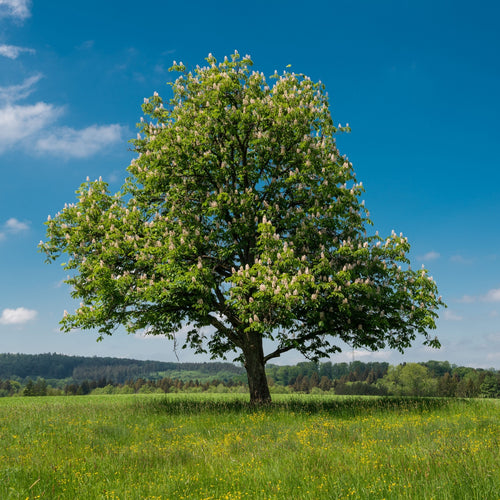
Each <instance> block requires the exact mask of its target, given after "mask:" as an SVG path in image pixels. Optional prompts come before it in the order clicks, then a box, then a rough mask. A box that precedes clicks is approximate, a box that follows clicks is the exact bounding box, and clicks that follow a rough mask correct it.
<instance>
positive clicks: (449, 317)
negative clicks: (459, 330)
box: [443, 309, 463, 321]
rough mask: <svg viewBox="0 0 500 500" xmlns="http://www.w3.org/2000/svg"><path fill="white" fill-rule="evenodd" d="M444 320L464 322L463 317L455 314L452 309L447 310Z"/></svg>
mask: <svg viewBox="0 0 500 500" xmlns="http://www.w3.org/2000/svg"><path fill="white" fill-rule="evenodd" d="M443 319H445V320H447V321H462V320H463V317H462V316H460V315H459V314H457V313H455V312H453V311H452V310H450V309H446V311H445V312H444V314H443Z"/></svg>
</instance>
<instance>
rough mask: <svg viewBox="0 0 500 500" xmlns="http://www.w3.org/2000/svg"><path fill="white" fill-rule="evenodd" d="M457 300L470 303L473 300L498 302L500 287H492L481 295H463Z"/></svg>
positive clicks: (499, 299)
mask: <svg viewBox="0 0 500 500" xmlns="http://www.w3.org/2000/svg"><path fill="white" fill-rule="evenodd" d="M457 302H461V303H462V304H472V303H474V302H500V288H492V289H491V290H488V291H487V292H486V293H485V294H483V295H463V296H462V298H460V299H458V300H457Z"/></svg>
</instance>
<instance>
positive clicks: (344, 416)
mask: <svg viewBox="0 0 500 500" xmlns="http://www.w3.org/2000/svg"><path fill="white" fill-rule="evenodd" d="M499 441H500V405H499V402H498V401H491V400H455V399H415V398H349V397H344V398H341V397H314V396H300V397H298V396H295V397H290V396H276V397H275V403H274V404H273V405H272V406H271V407H267V408H263V409H255V408H252V407H251V406H249V405H248V403H247V402H246V397H245V396H238V395H224V394H221V395H207V394H199V395H189V396H187V395H182V394H173V395H168V396H156V395H155V396H147V395H141V396H139V395H135V396H134V395H129V396H96V397H89V396H85V397H75V398H5V399H3V400H0V443H1V445H0V498H1V499H23V500H24V499H28V498H29V499H32V498H49V499H51V500H52V499H72V500H73V499H122V500H123V499H151V500H152V499H186V498H192V499H238V498H251V499H321V498H325V499H326V498H328V499H330V498H361V499H364V498H367V499H382V498H387V499H389V498H394V499H399V498H412V499H414V498H416V499H431V498H432V499H453V500H455V499H461V498H463V499H481V500H483V499H494V500H498V499H500V493H499V492H500V472H499V471H500V453H499V450H500V442H499Z"/></svg>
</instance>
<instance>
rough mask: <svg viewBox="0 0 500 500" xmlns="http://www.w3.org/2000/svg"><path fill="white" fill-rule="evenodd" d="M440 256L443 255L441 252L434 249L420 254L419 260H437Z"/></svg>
mask: <svg viewBox="0 0 500 500" xmlns="http://www.w3.org/2000/svg"><path fill="white" fill-rule="evenodd" d="M439 257H441V254H440V253H438V252H434V251H431V252H427V253H425V254H424V255H419V256H417V260H421V261H425V260H426V261H430V260H436V259H439Z"/></svg>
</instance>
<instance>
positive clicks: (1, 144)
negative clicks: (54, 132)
mask: <svg viewBox="0 0 500 500" xmlns="http://www.w3.org/2000/svg"><path fill="white" fill-rule="evenodd" d="M61 113H62V109H61V108H57V107H56V106H53V105H52V104H47V103H45V102H38V103H36V104H32V105H26V106H20V105H11V104H7V105H6V106H4V107H3V108H0V153H1V152H3V151H5V150H6V149H8V148H10V147H12V146H14V145H15V144H17V143H19V142H21V141H23V140H24V139H26V138H28V137H32V136H34V135H37V134H39V133H40V132H41V131H42V130H44V129H45V128H46V127H47V126H48V125H49V124H50V123H51V122H53V121H54V120H55V119H56V118H57V117H58V116H59V115H60V114H61Z"/></svg>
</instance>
